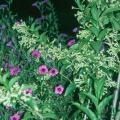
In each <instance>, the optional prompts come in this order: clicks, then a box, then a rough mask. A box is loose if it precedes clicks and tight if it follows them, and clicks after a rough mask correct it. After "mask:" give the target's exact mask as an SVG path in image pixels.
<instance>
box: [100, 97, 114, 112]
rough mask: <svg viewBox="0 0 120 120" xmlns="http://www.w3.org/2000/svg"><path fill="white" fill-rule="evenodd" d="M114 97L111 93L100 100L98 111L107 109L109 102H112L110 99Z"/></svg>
mask: <svg viewBox="0 0 120 120" xmlns="http://www.w3.org/2000/svg"><path fill="white" fill-rule="evenodd" d="M112 97H113V96H112V95H110V96H108V97H106V98H104V99H103V100H102V101H101V102H100V104H99V106H98V111H99V113H101V112H102V111H103V110H104V109H105V107H106V106H107V105H108V104H109V102H110V100H111V99H112Z"/></svg>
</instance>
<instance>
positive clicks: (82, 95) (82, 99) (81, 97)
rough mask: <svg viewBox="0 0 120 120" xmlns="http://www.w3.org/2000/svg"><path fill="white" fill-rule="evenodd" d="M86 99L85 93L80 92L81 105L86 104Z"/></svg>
mask: <svg viewBox="0 0 120 120" xmlns="http://www.w3.org/2000/svg"><path fill="white" fill-rule="evenodd" d="M85 98H86V95H85V94H83V92H80V93H79V101H80V103H84V101H85Z"/></svg>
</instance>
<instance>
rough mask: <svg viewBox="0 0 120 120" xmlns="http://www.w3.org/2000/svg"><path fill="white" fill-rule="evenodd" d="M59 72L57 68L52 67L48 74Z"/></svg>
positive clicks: (52, 74)
mask: <svg viewBox="0 0 120 120" xmlns="http://www.w3.org/2000/svg"><path fill="white" fill-rule="evenodd" d="M58 73H59V72H58V70H57V69H55V68H51V69H50V70H49V71H48V74H49V75H51V76H55V75H57V74H58Z"/></svg>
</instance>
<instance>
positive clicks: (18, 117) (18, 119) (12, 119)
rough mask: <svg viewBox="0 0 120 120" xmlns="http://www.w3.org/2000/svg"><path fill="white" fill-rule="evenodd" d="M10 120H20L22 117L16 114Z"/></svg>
mask: <svg viewBox="0 0 120 120" xmlns="http://www.w3.org/2000/svg"><path fill="white" fill-rule="evenodd" d="M10 120H20V115H19V114H17V113H16V114H14V115H12V116H10Z"/></svg>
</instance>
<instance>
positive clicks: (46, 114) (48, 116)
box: [42, 113, 57, 119]
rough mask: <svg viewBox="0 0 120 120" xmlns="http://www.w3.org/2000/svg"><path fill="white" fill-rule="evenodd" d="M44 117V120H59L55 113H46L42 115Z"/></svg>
mask: <svg viewBox="0 0 120 120" xmlns="http://www.w3.org/2000/svg"><path fill="white" fill-rule="evenodd" d="M42 116H43V118H44V119H46V118H52V119H57V116H56V114H54V113H44V114H42Z"/></svg>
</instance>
